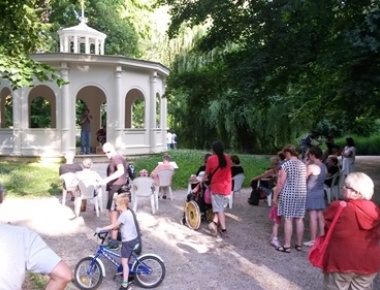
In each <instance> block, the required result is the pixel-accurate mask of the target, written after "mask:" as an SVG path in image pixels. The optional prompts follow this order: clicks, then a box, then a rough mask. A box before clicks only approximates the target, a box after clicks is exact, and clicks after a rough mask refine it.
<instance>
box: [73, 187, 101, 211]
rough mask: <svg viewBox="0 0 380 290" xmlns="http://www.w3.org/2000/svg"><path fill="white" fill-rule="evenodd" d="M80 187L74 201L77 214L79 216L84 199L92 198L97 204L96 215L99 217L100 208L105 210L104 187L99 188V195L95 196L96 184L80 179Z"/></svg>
mask: <svg viewBox="0 0 380 290" xmlns="http://www.w3.org/2000/svg"><path fill="white" fill-rule="evenodd" d="M78 189H79V194H78V195H77V196H76V197H75V201H74V207H75V208H74V211H75V215H76V216H77V217H79V214H80V206H81V204H82V200H87V199H92V200H93V201H94V204H95V211H96V216H97V217H99V209H100V211H102V210H103V204H102V188H99V190H98V191H97V195H96V196H95V193H96V187H95V184H92V183H89V182H86V181H85V180H79V181H78Z"/></svg>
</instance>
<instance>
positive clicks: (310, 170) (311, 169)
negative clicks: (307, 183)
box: [306, 164, 313, 180]
mask: <svg viewBox="0 0 380 290" xmlns="http://www.w3.org/2000/svg"><path fill="white" fill-rule="evenodd" d="M312 173H313V165H312V164H310V165H308V166H306V180H308V179H309V176H310V175H311V174H312Z"/></svg>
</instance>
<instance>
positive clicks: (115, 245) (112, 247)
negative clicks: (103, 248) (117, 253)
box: [107, 240, 119, 250]
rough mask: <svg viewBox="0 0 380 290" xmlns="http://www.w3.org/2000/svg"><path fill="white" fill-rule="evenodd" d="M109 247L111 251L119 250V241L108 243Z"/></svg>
mask: <svg viewBox="0 0 380 290" xmlns="http://www.w3.org/2000/svg"><path fill="white" fill-rule="evenodd" d="M107 247H108V248H109V249H110V250H117V249H119V243H118V242H117V241H113V240H111V241H110V242H109V243H108V245H107Z"/></svg>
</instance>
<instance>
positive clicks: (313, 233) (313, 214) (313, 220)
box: [309, 210, 318, 241]
mask: <svg viewBox="0 0 380 290" xmlns="http://www.w3.org/2000/svg"><path fill="white" fill-rule="evenodd" d="M309 217H310V240H311V241H315V238H316V237H317V227H318V218H317V211H316V210H311V211H309Z"/></svg>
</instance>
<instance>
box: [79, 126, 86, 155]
mask: <svg viewBox="0 0 380 290" xmlns="http://www.w3.org/2000/svg"><path fill="white" fill-rule="evenodd" d="M85 143H86V136H85V132H84V131H83V130H81V131H80V153H81V154H84V153H85Z"/></svg>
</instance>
